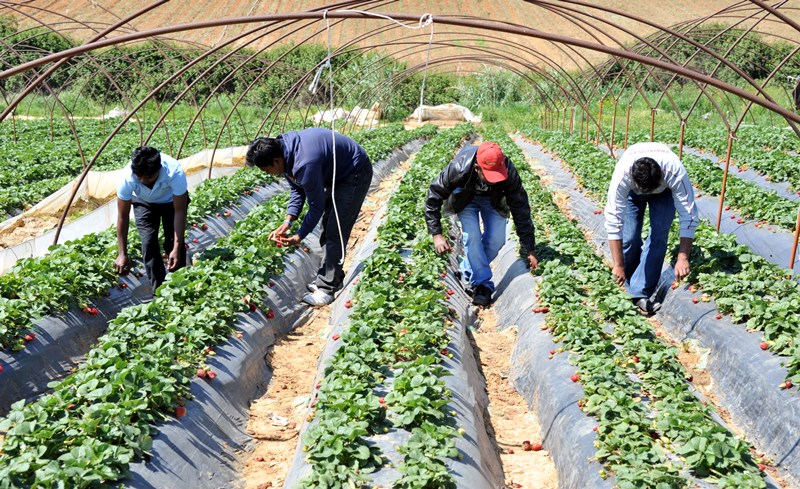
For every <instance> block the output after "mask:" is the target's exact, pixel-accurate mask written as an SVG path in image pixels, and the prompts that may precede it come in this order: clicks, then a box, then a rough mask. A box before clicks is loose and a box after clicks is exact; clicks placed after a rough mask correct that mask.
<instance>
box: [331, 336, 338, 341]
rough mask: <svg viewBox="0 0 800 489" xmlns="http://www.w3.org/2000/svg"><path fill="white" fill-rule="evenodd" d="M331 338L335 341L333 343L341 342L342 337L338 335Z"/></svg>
mask: <svg viewBox="0 0 800 489" xmlns="http://www.w3.org/2000/svg"><path fill="white" fill-rule="evenodd" d="M331 338H332V339H333V341H339V338H340V336H339V335H338V334H335V335H333V336H331Z"/></svg>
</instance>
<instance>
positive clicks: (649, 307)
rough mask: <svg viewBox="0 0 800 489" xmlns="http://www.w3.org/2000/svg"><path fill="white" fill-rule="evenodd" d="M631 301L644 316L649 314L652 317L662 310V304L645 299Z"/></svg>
mask: <svg viewBox="0 0 800 489" xmlns="http://www.w3.org/2000/svg"><path fill="white" fill-rule="evenodd" d="M631 301H632V302H633V305H634V306H636V307H638V308H639V310H640V311H641V312H642V313H643V314H647V315H648V316H652V315H653V314H655V313H656V312H658V310H659V309H661V303H660V302H653V301H651V300H650V299H647V298H644V297H639V298H635V299H631Z"/></svg>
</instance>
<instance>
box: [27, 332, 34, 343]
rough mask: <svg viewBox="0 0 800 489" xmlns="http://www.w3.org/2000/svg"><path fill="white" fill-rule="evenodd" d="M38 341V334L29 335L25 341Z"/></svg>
mask: <svg viewBox="0 0 800 489" xmlns="http://www.w3.org/2000/svg"><path fill="white" fill-rule="evenodd" d="M35 339H36V333H28V334H26V335H25V341H33V340H35Z"/></svg>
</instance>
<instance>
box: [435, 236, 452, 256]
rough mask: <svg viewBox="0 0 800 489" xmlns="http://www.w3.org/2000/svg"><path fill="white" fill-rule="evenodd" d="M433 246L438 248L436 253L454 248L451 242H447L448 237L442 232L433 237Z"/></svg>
mask: <svg viewBox="0 0 800 489" xmlns="http://www.w3.org/2000/svg"><path fill="white" fill-rule="evenodd" d="M433 248H434V249H435V250H436V253H445V252H447V251H450V250H452V248H451V247H450V243H448V242H447V238H445V237H444V236H442V235H441V234H437V235H435V236H434V237H433Z"/></svg>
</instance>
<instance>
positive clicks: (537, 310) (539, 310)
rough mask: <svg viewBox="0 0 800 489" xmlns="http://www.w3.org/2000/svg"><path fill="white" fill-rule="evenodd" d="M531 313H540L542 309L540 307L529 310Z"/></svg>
mask: <svg viewBox="0 0 800 489" xmlns="http://www.w3.org/2000/svg"><path fill="white" fill-rule="evenodd" d="M531 312H536V313H539V312H542V308H541V307H534V308H533V309H531Z"/></svg>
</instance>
